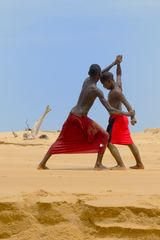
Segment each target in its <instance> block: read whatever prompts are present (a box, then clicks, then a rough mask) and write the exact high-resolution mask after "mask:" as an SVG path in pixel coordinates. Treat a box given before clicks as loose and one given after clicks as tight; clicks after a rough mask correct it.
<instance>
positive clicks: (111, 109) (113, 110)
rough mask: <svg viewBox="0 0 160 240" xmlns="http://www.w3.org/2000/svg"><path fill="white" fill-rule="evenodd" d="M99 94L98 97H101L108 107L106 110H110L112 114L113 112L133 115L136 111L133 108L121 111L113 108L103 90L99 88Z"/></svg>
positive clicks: (104, 104)
mask: <svg viewBox="0 0 160 240" xmlns="http://www.w3.org/2000/svg"><path fill="white" fill-rule="evenodd" d="M97 95H98V98H99V100H100V102H101V103H102V104H103V106H104V107H105V108H106V110H107V111H108V112H109V114H110V115H112V114H117V115H126V116H133V115H134V111H133V110H132V109H131V111H128V112H123V111H120V110H118V109H116V108H113V107H112V106H111V105H110V104H109V102H108V101H107V100H106V98H105V97H104V94H103V92H102V91H101V90H100V89H98V90H97Z"/></svg>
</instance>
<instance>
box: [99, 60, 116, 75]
mask: <svg viewBox="0 0 160 240" xmlns="http://www.w3.org/2000/svg"><path fill="white" fill-rule="evenodd" d="M115 65H116V61H114V62H113V63H111V64H110V65H109V66H107V67H106V68H104V69H103V70H102V71H101V72H102V73H104V72H108V71H109V70H110V69H111V68H112V67H113V66H115Z"/></svg>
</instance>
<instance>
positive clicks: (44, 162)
mask: <svg viewBox="0 0 160 240" xmlns="http://www.w3.org/2000/svg"><path fill="white" fill-rule="evenodd" d="M51 155H52V154H50V153H48V152H47V153H46V155H45V156H44V158H43V160H42V161H41V162H40V164H39V165H38V168H37V169H38V170H46V169H48V168H47V167H46V163H47V161H48V159H49V158H50V157H51Z"/></svg>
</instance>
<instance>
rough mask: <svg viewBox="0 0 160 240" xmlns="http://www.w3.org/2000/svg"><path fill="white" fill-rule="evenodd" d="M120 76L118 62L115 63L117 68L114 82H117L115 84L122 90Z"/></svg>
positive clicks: (120, 71)
mask: <svg viewBox="0 0 160 240" xmlns="http://www.w3.org/2000/svg"><path fill="white" fill-rule="evenodd" d="M121 76H122V69H121V64H120V63H118V64H117V70H116V84H117V86H118V87H119V88H120V89H121V90H122V80H121Z"/></svg>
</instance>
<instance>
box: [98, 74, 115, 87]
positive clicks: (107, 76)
mask: <svg viewBox="0 0 160 240" xmlns="http://www.w3.org/2000/svg"><path fill="white" fill-rule="evenodd" d="M113 79H114V78H113V74H112V73H111V72H104V73H102V74H101V77H100V81H101V83H102V84H103V83H105V82H106V81H108V80H113Z"/></svg>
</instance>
